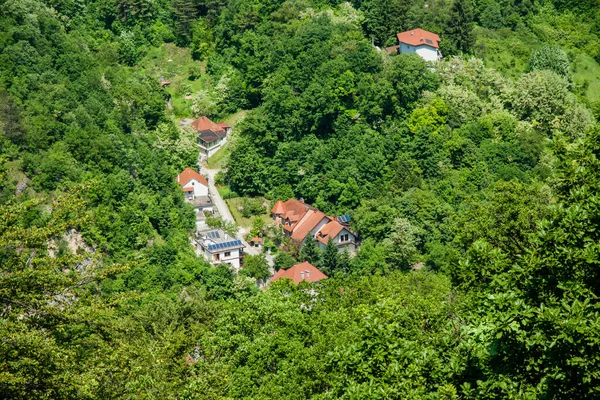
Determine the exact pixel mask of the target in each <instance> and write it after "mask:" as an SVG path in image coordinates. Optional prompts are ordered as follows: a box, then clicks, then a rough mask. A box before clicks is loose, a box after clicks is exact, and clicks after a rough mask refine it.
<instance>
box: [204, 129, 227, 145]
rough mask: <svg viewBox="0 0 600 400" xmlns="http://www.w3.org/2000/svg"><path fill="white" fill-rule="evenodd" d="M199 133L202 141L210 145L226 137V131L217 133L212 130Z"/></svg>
mask: <svg viewBox="0 0 600 400" xmlns="http://www.w3.org/2000/svg"><path fill="white" fill-rule="evenodd" d="M198 132H199V134H200V139H202V140H203V141H204V142H205V143H210V142H212V141H213V140H217V139H219V138H222V137H223V136H225V131H219V132H215V131H211V130H204V131H198Z"/></svg>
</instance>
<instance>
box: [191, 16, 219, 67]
mask: <svg viewBox="0 0 600 400" xmlns="http://www.w3.org/2000/svg"><path fill="white" fill-rule="evenodd" d="M191 35H192V38H191V43H190V49H191V50H192V57H193V58H194V59H195V60H206V59H207V58H208V57H210V56H211V55H212V53H213V52H214V51H215V49H214V46H215V42H214V39H213V35H212V31H211V28H210V25H209V24H208V22H207V21H206V20H205V19H204V18H199V19H198V20H197V21H196V22H194V24H193V25H192V31H191Z"/></svg>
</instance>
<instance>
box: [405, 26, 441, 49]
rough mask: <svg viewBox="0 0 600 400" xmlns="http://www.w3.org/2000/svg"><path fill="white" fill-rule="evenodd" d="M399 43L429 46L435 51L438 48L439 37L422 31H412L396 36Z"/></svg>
mask: <svg viewBox="0 0 600 400" xmlns="http://www.w3.org/2000/svg"><path fill="white" fill-rule="evenodd" d="M396 36H398V41H399V42H400V43H405V44H409V45H411V46H423V45H426V46H431V47H435V48H436V49H437V48H439V47H440V43H439V42H440V37H439V36H438V35H436V34H435V33H432V32H427V31H424V30H423V29H420V28H418V29H413V30H412V31H406V32H402V33H399V34H397V35H396Z"/></svg>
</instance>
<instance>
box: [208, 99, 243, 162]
mask: <svg viewBox="0 0 600 400" xmlns="http://www.w3.org/2000/svg"><path fill="white" fill-rule="evenodd" d="M246 114H248V110H241V111H238V112H237V113H235V114H232V115H231V116H230V117H228V118H225V119H224V121H223V122H225V123H227V124H228V125H229V126H231V127H232V128H233V133H232V136H231V137H230V138H229V140H228V141H227V143H225V144H224V145H223V147H221V148H220V149H219V151H217V152H216V153H215V154H213V155H212V156H211V157H210V158H209V159H208V161H207V162H206V166H207V167H208V168H210V169H221V168H223V167H224V166H225V163H226V162H227V159H228V157H229V154H230V153H231V140H232V138H233V137H235V126H236V124H237V123H238V122H240V121H241V120H242V119H244V118H245V117H246Z"/></svg>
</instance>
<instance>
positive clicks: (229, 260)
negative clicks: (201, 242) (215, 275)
mask: <svg viewBox="0 0 600 400" xmlns="http://www.w3.org/2000/svg"><path fill="white" fill-rule="evenodd" d="M228 251H229V252H230V253H231V254H230V255H229V256H227V257H226V256H225V253H226V252H225V251H222V252H219V253H211V252H209V251H208V250H207V249H205V248H204V247H202V249H201V254H202V255H203V256H204V258H206V259H207V260H208V261H209V262H210V263H211V264H213V265H218V264H231V266H232V267H233V268H235V269H236V270H239V269H240V268H241V266H242V264H241V260H240V258H241V257H242V255H243V253H242V250H241V249H234V250H228ZM215 254H218V255H219V259H218V260H216V259H215Z"/></svg>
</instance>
